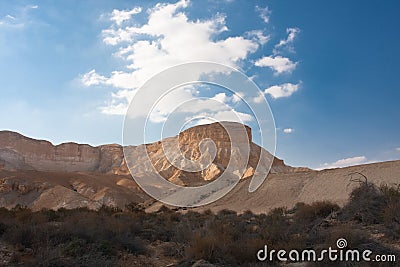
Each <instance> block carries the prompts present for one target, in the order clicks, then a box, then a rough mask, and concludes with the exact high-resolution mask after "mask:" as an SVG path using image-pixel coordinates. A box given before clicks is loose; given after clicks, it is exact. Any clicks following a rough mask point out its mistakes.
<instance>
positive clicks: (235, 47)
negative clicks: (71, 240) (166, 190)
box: [0, 0, 400, 168]
mask: <svg viewBox="0 0 400 267" xmlns="http://www.w3.org/2000/svg"><path fill="white" fill-rule="evenodd" d="M162 3H164V4H159V5H157V2H155V1H106V0H104V1H70V0H69V1H57V2H54V1H1V2H0V73H1V74H0V85H1V86H0V92H1V96H2V97H1V98H0V106H1V111H2V112H1V113H2V115H1V116H0V129H4V130H5V129H7V130H13V131H18V132H20V133H22V134H24V135H27V136H31V137H34V138H41V139H47V140H50V141H52V142H54V143H57V144H58V143H61V142H65V141H75V142H82V143H89V144H92V145H99V144H104V143H121V135H122V122H123V118H124V116H123V115H121V114H124V112H125V110H126V108H127V103H128V101H129V100H130V99H131V98H132V96H133V94H134V93H135V90H136V89H137V88H138V87H140V85H141V84H142V83H143V82H144V81H145V80H146V79H148V78H150V77H151V75H153V74H155V73H156V72H158V71H160V70H162V69H164V68H166V67H168V66H170V65H174V64H178V63H183V62H186V61H191V60H206V61H211V60H213V61H216V62H219V63H223V64H227V65H229V66H232V67H235V68H237V69H239V70H241V71H243V72H244V73H245V74H246V75H248V76H249V77H251V78H252V80H253V81H254V82H255V83H256V84H257V85H258V86H259V87H260V89H261V90H262V91H263V92H264V94H263V96H264V97H265V98H266V99H267V100H268V103H269V105H270V107H271V109H272V112H273V115H274V118H275V123H276V127H277V150H276V154H277V156H278V157H281V158H283V159H284V160H285V161H286V162H287V163H288V164H291V165H294V166H308V167H312V168H325V167H331V166H345V165H349V164H350V165H351V164H358V163H366V162H373V161H383V160H391V159H400V138H399V136H400V125H399V118H398V117H399V115H400V114H399V113H400V112H399V99H400V90H399V89H400V88H399V82H398V78H399V74H400V67H399V62H400V51H399V47H400V33H399V32H400V31H399V28H400V19H399V17H398V13H399V11H400V3H399V2H398V1H385V2H384V3H378V2H374V1H317V0H312V1H306V2H304V1H289V0H271V1H244V0H243V1H239V0H231V1H215V0H209V1H195V0H193V1H190V2H186V1H170V2H169V4H167V1H165V2H162ZM177 48H178V49H177ZM218 93H221V92H217V91H215V92H214V91H212V93H210V92H208V93H206V94H209V96H210V97H216V95H217V94H218ZM217 98H218V97H217ZM219 99H220V100H221V101H227V103H228V102H229V101H231V102H232V100H233V99H232V95H229V94H227V93H225V95H219ZM254 101H255V102H257V100H254ZM233 102H234V101H233ZM160 112H161V113H160V114H161V115H163V113H162V110H161V111H160ZM214 112H215V113H214V115H216V114H222V113H221V110H214ZM218 112H220V113H218ZM237 112H244V111H243V110H240V108H238V110H237ZM160 114H159V115H160ZM243 118H245V117H243ZM161 120H162V117H161ZM154 123H157V122H154ZM250 124H251V123H250Z"/></svg>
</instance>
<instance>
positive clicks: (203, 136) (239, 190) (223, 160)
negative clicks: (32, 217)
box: [0, 123, 400, 212]
mask: <svg viewBox="0 0 400 267" xmlns="http://www.w3.org/2000/svg"><path fill="white" fill-rule="evenodd" d="M225 126H226V125H225ZM228 126H229V127H230V130H231V131H230V132H233V133H234V132H235V129H236V127H243V126H242V125H238V124H235V123H229V124H228ZM224 129H225V128H224V127H222V126H221V124H218V123H214V124H209V125H201V126H196V127H193V128H190V129H187V130H185V131H182V132H181V133H180V134H179V135H178V136H175V137H169V138H166V139H164V140H161V141H159V142H155V143H151V144H144V145H139V146H130V147H125V152H127V154H128V155H129V156H130V157H133V159H134V160H131V161H128V162H130V166H129V168H130V169H131V170H132V173H133V174H134V175H135V177H136V178H137V177H144V178H145V179H149V180H150V181H151V179H152V177H153V176H154V175H155V173H154V171H155V170H156V171H157V172H159V173H160V174H161V175H162V176H163V177H164V178H165V179H166V180H168V181H170V182H172V183H174V184H177V185H183V186H198V185H203V184H207V183H209V182H211V181H213V180H215V179H216V178H218V177H219V176H220V175H221V173H223V172H224V171H225V170H226V168H233V169H230V170H231V171H232V170H235V168H237V166H238V165H240V162H241V160H242V158H243V155H244V152H243V150H241V148H242V147H245V145H244V144H247V143H249V147H248V148H249V151H248V153H249V161H248V163H247V164H246V165H245V170H244V174H243V176H242V179H241V181H240V182H239V183H238V185H237V186H235V187H234V189H233V190H232V191H231V192H230V193H229V194H227V195H226V196H225V197H223V198H222V199H220V200H218V201H217V202H215V203H212V204H211V205H207V206H206V207H205V208H211V209H213V210H221V209H225V208H228V209H232V210H236V211H244V210H247V209H251V210H252V211H254V212H266V211H268V210H270V209H271V208H274V207H279V206H287V207H291V206H293V205H295V204H296V203H297V202H305V203H311V202H313V201H321V200H330V201H333V202H337V203H339V204H344V203H345V202H346V201H347V199H348V197H349V193H350V192H351V190H352V189H353V188H354V186H356V183H353V182H351V176H350V174H351V173H354V172H361V173H363V174H365V175H367V176H368V178H369V179H370V181H372V182H373V183H375V184H377V185H380V184H382V183H386V184H396V183H398V181H399V176H400V161H393V162H384V163H375V164H369V165H360V166H355V167H348V168H342V169H333V170H323V171H313V170H310V169H307V168H293V167H290V166H287V165H285V164H284V162H283V161H282V160H280V159H278V158H275V157H273V156H272V155H271V154H269V153H268V152H267V151H265V150H264V149H263V148H261V147H259V146H258V145H257V144H255V143H253V142H252V137H251V129H250V128H249V127H247V126H246V127H245V130H246V133H247V134H246V136H244V137H243V138H242V139H240V140H236V142H237V143H235V144H234V146H236V147H237V148H238V149H236V150H231V145H232V144H231V142H230V140H229V135H228V134H227V132H226V130H224ZM208 139H211V140H212V141H213V144H214V145H211V146H210V143H208V142H204V140H208ZM164 151H167V152H168V151H173V152H174V153H172V154H171V153H170V154H168V153H167V154H166V153H164ZM231 151H234V152H233V154H232V155H231ZM175 152H179V153H178V154H176V153H175ZM214 156H215V157H214ZM147 157H149V159H150V162H151V163H149V161H148V160H147ZM185 158H187V159H190V160H192V161H194V162H197V163H198V164H200V165H201V164H208V165H207V167H206V168H205V169H203V170H201V171H182V170H181V168H177V167H176V166H187V165H185V164H187V163H186V162H185ZM230 159H233V163H234V164H233V167H232V166H231V167H229V166H228V162H229V160H230ZM207 161H210V162H208V163H207ZM271 161H273V163H272V167H271V170H270V174H269V176H268V177H267V179H266V180H265V182H264V183H263V184H262V185H261V186H260V188H259V189H258V190H256V191H255V192H254V193H250V192H249V191H248V189H249V185H250V184H251V179H247V178H251V177H252V176H253V175H254V174H256V173H257V172H258V171H260V172H263V171H266V169H265V168H267V167H266V166H269V165H270V164H271ZM171 162H172V163H174V164H171ZM258 162H260V164H259V165H258V164H257V163H258ZM200 165H199V166H200ZM153 166H154V169H153ZM130 202H139V203H143V205H145V206H146V207H147V209H148V210H149V211H154V210H157V209H158V208H159V207H160V205H161V204H160V203H159V202H155V201H154V200H152V199H151V198H150V197H149V196H148V195H147V194H145V193H144V192H143V191H142V189H141V188H140V187H139V186H138V185H137V184H136V182H135V181H134V179H132V177H131V175H130V174H129V171H128V167H127V164H126V162H125V159H124V148H123V147H122V146H120V145H114V144H113V145H102V146H98V147H92V146H90V145H82V144H76V143H65V144H61V145H53V144H51V143H50V142H48V141H43V140H35V139H32V138H28V137H25V136H23V135H21V134H18V133H14V132H9V131H2V132H0V207H7V208H12V207H14V206H15V205H17V204H20V205H24V206H28V207H30V208H32V209H33V210H38V209H42V208H50V209H58V208H61V207H64V208H76V207H89V208H92V209H97V208H99V207H100V206H101V205H103V204H104V205H109V206H118V207H124V206H125V205H126V204H127V203H130ZM198 209H202V207H200V208H198Z"/></svg>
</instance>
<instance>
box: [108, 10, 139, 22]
mask: <svg viewBox="0 0 400 267" xmlns="http://www.w3.org/2000/svg"><path fill="white" fill-rule="evenodd" d="M140 12H142V8H141V7H134V8H132V9H131V10H118V9H114V10H113V11H112V13H111V17H110V20H112V21H114V22H115V23H116V24H117V25H121V24H122V23H123V22H124V21H126V20H129V19H130V18H131V17H132V16H133V15H135V14H139V13H140Z"/></svg>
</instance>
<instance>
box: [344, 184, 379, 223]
mask: <svg viewBox="0 0 400 267" xmlns="http://www.w3.org/2000/svg"><path fill="white" fill-rule="evenodd" d="M386 205H387V198H386V197H385V195H384V194H383V193H382V191H380V190H379V189H378V188H377V187H376V186H375V185H374V184H372V183H369V182H364V183H361V185H360V186H359V187H358V188H356V189H354V190H353V191H352V192H351V194H350V201H349V202H348V203H347V204H346V205H345V207H344V208H343V209H342V215H341V218H342V219H344V220H355V221H358V222H361V223H364V224H378V223H383V210H384V209H385V207H386Z"/></svg>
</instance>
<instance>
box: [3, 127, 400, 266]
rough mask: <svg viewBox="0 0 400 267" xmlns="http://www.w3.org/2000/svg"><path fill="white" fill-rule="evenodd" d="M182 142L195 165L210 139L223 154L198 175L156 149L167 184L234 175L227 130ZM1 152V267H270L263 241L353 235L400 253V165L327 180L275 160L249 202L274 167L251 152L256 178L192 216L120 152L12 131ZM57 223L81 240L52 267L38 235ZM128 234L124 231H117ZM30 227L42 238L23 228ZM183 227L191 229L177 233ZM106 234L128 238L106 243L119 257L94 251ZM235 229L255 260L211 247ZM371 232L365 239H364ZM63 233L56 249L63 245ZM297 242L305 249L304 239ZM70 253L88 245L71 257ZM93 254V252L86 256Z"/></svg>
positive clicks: (192, 133) (355, 169)
mask: <svg viewBox="0 0 400 267" xmlns="http://www.w3.org/2000/svg"><path fill="white" fill-rule="evenodd" d="M233 125H234V126H237V127H238V126H241V125H239V124H233ZM247 130H248V134H249V136H250V137H249V140H250V141H251V129H250V128H248V127H247ZM174 138H176V139H178V143H179V146H180V148H181V149H183V150H184V151H183V154H184V155H185V156H187V157H189V158H190V159H191V160H196V159H198V158H199V157H200V153H199V143H200V141H201V140H203V139H206V138H209V139H211V140H213V141H214V143H215V144H216V151H217V153H216V157H215V158H214V160H213V163H212V164H211V165H209V166H208V168H207V169H205V170H203V171H200V172H194V173H193V172H185V171H181V170H179V169H177V168H176V167H174V166H173V165H172V164H171V163H169V162H168V160H167V159H166V158H165V156H163V155H162V151H163V150H162V146H161V144H162V143H163V142H165V140H161V141H160V142H156V143H151V144H147V145H145V146H146V149H147V150H148V151H149V152H153V153H149V156H150V158H151V162H152V163H153V165H154V167H155V169H156V170H157V171H158V172H159V173H162V176H163V177H164V179H167V180H169V181H170V182H173V183H177V184H179V185H181V186H199V185H203V184H207V183H209V182H211V181H213V180H214V179H217V178H218V177H219V175H220V173H221V172H223V171H224V166H226V164H227V163H226V162H228V161H229V157H230V156H231V155H230V154H229V153H227V151H229V150H227V148H228V147H229V146H230V143H229V136H227V135H226V132H224V131H223V128H222V127H221V126H220V124H219V123H214V124H208V125H200V126H195V127H193V128H189V129H187V130H185V131H183V132H181V133H180V134H179V135H178V136H176V137H171V138H167V140H166V143H167V144H168V142H172V141H171V140H172V139H174ZM164 145H165V144H164ZM0 146H1V148H0V166H1V170H0V205H1V207H2V208H0V211H1V213H2V217H1V219H0V240H4V241H5V242H1V241H0V245H1V246H2V247H1V246H0V260H1V262H3V264H4V265H8V264H26V265H31V264H38V263H39V262H42V263H43V262H44V265H45V266H53V265H57V266H64V265H65V264H66V265H68V262H70V263H71V262H74V263H73V264H72V265H82V266H87V265H96V264H101V265H114V264H116V265H122V266H132V265H146V266H167V265H168V266H231V265H232V264H233V265H243V266H253V265H260V266H261V264H262V263H260V262H257V261H256V258H255V257H254V255H255V253H256V252H257V248H262V246H263V245H262V243H263V240H265V241H264V242H267V241H268V242H272V243H273V244H275V245H277V246H284V247H285V248H290V247H293V246H294V247H296V246H297V245H296V244H298V245H299V247H303V246H306V245H307V244H309V243H310V242H311V243H313V245H312V246H313V247H318V246H321V244H327V243H326V242H328V243H329V242H331V241H332V240H333V239H332V236H337V235H338V233H343V234H345V235H346V236H348V235H349V234H350V233H351V235H352V236H354V237H353V238H357V239H356V240H357V241H355V240H352V241H354V243H357V242H360V243H359V244H358V243H357V246H361V247H363V244H365V242H367V241H368V242H372V241H373V242H374V246H373V247H374V248H375V249H376V250H377V251H381V252H382V251H383V252H387V253H390V254H391V255H398V253H399V251H400V247H399V246H398V241H396V240H398V238H400V232H399V231H400V227H399V221H398V220H399V213H398V210H399V209H398V208H399V207H398V205H399V203H400V202H399V200H400V190H399V184H398V181H399V178H398V177H399V176H400V161H390V162H380V163H372V164H367V165H358V166H351V167H346V168H336V169H326V170H321V171H317V170H312V169H309V168H305V167H290V166H287V165H285V164H284V161H283V160H281V159H278V158H274V159H273V163H272V166H271V169H270V172H269V174H268V176H267V179H266V180H265V181H264V183H263V184H262V185H261V187H260V188H259V189H257V190H256V191H255V192H252V193H250V192H249V190H248V188H249V184H250V180H251V178H252V175H253V174H254V169H256V165H257V162H258V161H259V160H260V163H261V164H264V165H268V162H263V160H264V161H268V160H269V158H264V159H263V158H260V157H259V155H260V150H261V149H263V148H260V147H259V146H257V145H256V144H254V143H251V146H250V147H251V152H250V159H249V161H248V165H247V169H246V171H245V174H244V176H243V177H242V179H241V180H240V181H239V183H238V184H237V185H236V186H235V187H234V188H233V190H232V191H231V192H229V193H228V194H227V195H225V196H224V197H222V198H221V199H219V200H217V201H216V202H214V203H211V204H209V205H205V206H200V207H193V208H185V207H174V206H168V205H164V204H163V203H162V202H160V201H157V200H154V199H153V198H151V197H150V196H148V195H147V194H146V193H145V192H144V191H143V190H142V189H141V188H140V187H139V186H138V185H137V184H136V183H135V180H134V179H133V178H132V176H131V174H130V173H129V170H128V168H127V166H126V163H125V160H124V154H123V148H122V147H121V146H119V145H115V144H111V145H102V146H99V147H92V146H89V145H85V144H76V143H64V144H60V145H56V146H55V145H53V144H51V143H50V142H48V141H43V140H35V139H31V138H29V137H25V136H23V135H21V134H19V133H15V132H9V131H3V132H0ZM131 149H135V147H132V148H131ZM160 151H161V152H160ZM196 151H197V152H196ZM135 155H136V154H135ZM136 156H137V161H136V162H137V164H138V166H137V167H136V166H133V167H132V168H133V170H136V171H137V175H146V177H150V178H149V179H151V175H154V173H153V172H152V170H150V169H146V168H144V167H143V166H144V164H143V157H146V156H147V155H140V154H138V155H136ZM141 159H142V160H141ZM135 174H136V173H133V175H135ZM364 202H365V203H364ZM386 205H388V206H387V208H385V207H386ZM375 209H379V210H375ZM24 214H25V215H24ZM21 216H22V217H21ZM49 216H50V217H49ZM360 216H361V217H360ZM32 220H33V221H32ZM87 220H91V221H87ZM96 220H99V221H98V222H96ZM159 220H162V221H164V222H163V224H162V225H163V226H157V227H156V226H155V225H154V223H156V222H157V221H159ZM46 221H48V222H47V223H46ZM73 221H74V222H75V223H76V224H78V225H81V224H82V223H84V224H85V225H86V226H83V225H81V226H80V227H82V229H86V228H87V227H89V228H88V229H86V230H83V231H85V232H86V233H85V236H86V237H79V235H80V234H79V232H76V231H75V230H73V228H70V227H71V226H72V225H70V224H71V223H72V222H73ZM85 221H86V222H85ZM10 223H12V224H16V225H20V226H18V227H19V228H18V229H20V230H17V229H14V228H10V227H11V225H10ZM75 223H74V224H75ZM99 223H100V225H99ZM232 223H233V224H232ZM276 223H277V224H278V225H276V226H273V225H275V224H276ZM133 224H135V225H136V226H134V229H136V228H137V227H139V228H138V229H136V230H135V231H134V232H132V230H129V229H131V228H129V227H133ZM235 224H239V225H242V224H243V227H245V229H236V228H235V227H238V226H235V227H234V228H230V227H231V226H229V225H232V227H233V225H235ZM29 225H30V226H29ZM34 225H37V226H34ZM55 225H60V226H59V227H61V228H62V229H63V230H62V231H65V232H68V233H69V235H70V236H71V237H70V238H67V239H66V240H64V239H62V240H64V241H56V244H54V248H53V249H51V253H52V254H51V255H50V254H49V255H47V256H45V258H43V256H40V255H43V254H42V253H44V252H43V251H42V250H43V249H45V248H44V247H43V246H42V245H39V244H37V243H35V242H39V241H35V240H36V239H37V238H39V239H40V238H41V237H40V236H38V235H41V234H42V231H50V232H52V231H61V230H56V228H54V226H55ZM117 225H118V229H119V230H117V229H114V228H115V227H116V226H117ZM151 225H153V226H151ZM20 227H22V228H20ZM24 227H34V229H33V228H32V229H31V228H29V229H31V230H28V229H26V230H22V229H24ZM36 227H39V228H37V229H36ZM57 227H58V226H57ZM99 227H100V228H99ZM121 227H122V228H121ZM135 227H136V228H135ZM163 227H164V228H163ZM208 227H211V228H210V229H208ZM213 227H217V228H215V229H214V228H213ZM218 227H223V228H226V227H227V229H225V230H223V228H221V229H220V230H218V232H215V233H214V234H211V235H210V232H209V231H211V232H212V231H216V229H219V228H218ZM249 227H250V228H249ZM271 227H272V228H271ZM274 227H278V228H274ZM190 228H192V230H189V229H190ZM264 228H265V229H264ZM96 229H97V230H96ZM99 229H102V230H99ZM179 229H182V231H189V232H182V233H178V232H176V231H179ZM184 229H187V230H184ZM229 229H230V230H229ZM256 229H257V230H256ZM260 229H264V230H260ZM385 229H386V230H385ZM388 229H390V231H389V230H388ZM10 231H16V232H18V231H29V233H30V235H31V237H29V240H25V241H24V240H23V239H19V238H22V236H19V235H18V233H15V232H14V234H13V235H11V233H12V232H10ZM32 231H34V232H32ZM98 231H114V232H115V231H117V232H115V233H114V234H113V235H116V236H120V237H117V238H116V239H112V240H111V241H110V240H109V241H107V242H109V243H107V246H109V247H108V248H107V249H108V250H111V251H110V252H105V251H103V248H95V247H93V244H98V243H99V242H100V243H101V242H105V240H108V238H107V237H105V236H102V235H99V236H98V237H90V236H91V235H92V234H95V233H98ZM149 231H150V232H149ZM192 231H193V232H192ZM220 231H222V232H220ZM225 231H228V232H227V233H226V234H227V236H225V237H220V238H228V239H229V240H230V239H231V238H234V236H235V233H236V234H238V233H240V232H243V233H246V235H245V236H242V237H241V238H242V239H243V240H241V241H240V242H246V243H247V245H245V247H246V249H245V250H246V253H245V254H237V253H236V252H235V251H236V250H237V249H238V248H234V247H231V248H225V249H228V250H227V251H225V250H224V248H223V247H220V246H221V245H223V246H225V245H227V244H228V243H230V242H234V241H233V240H231V241H224V242H223V243H219V240H220V239H219V238H217V239H211V240H210V239H209V238H212V236H213V235H216V236H218V235H221V234H222V233H224V232H225ZM265 231H266V232H265ZM270 231H276V232H270ZM287 231H288V232H287ZM315 231H317V232H315ZM50 232H49V233H50ZM23 233H25V234H27V233H26V232H21V234H22V235H25V234H23ZM150 233H151V234H150ZM217 233H218V234H217ZM267 233H268V234H267ZM322 233H323V234H322ZM355 233H356V234H355ZM361 233H362V235H361V236H362V237H360V236H358V235H360V234H361ZM54 234H56V232H55V233H54ZM149 234H150V236H149ZM164 234H166V235H167V237H165V236H162V235H164ZM299 234H300V236H297V235H299ZM316 234H317V236H315V235H316ZM52 235H53V234H51V235H50V236H48V237H47V238H50V239H46V240H47V241H46V242H50V243H52V242H55V240H54V239H53V238H55V237H53V238H52V237H51V236H52ZM159 235H161V236H159ZM182 235H183V236H182ZM231 235H233V236H231ZM1 236H2V237H1ZM294 236H296V238H295V240H297V239H298V240H297V241H294V240H293V238H294ZM178 237H179V238H178ZM31 238H32V240H31ZM58 238H60V237H58ZM71 238H72V239H71ZM93 238H94V239H93ZM97 238H99V240H97ZM90 240H91V241H90ZM96 240H97V241H96ZM273 240H276V241H273ZM301 240H302V241H301ZM307 240H308V241H307ZM310 240H312V241H310ZM32 242H33V243H32ZM40 242H43V240H42V241H40ZM76 242H78V243H76ZM93 242H94V243H93ZM126 242H128V243H126ZM193 242H194V243H193ZM235 242H239V241H235ZM274 242H275V243H274ZM276 242H278V243H276ZM282 242H283V243H282ZM302 242H303V243H302ZM124 244H126V245H124ZM128 244H129V245H128ZM195 244H196V245H195ZM279 244H280V245H279ZM354 245H355V244H354ZM15 246H17V247H18V246H19V250H17V251H16V247H15ZM70 246H78V247H77V248H73V249H74V250H73V251H74V252H71V251H70V249H72V248H71V247H70ZM125 246H128V247H125ZM47 249H49V248H47ZM85 249H88V250H89V251H90V253H85V252H83V250H85ZM221 249H222V250H221ZM108 250H107V251H108ZM220 250H221V251H220ZM168 251H169V252H168ZM223 251H225V252H223ZM48 253H50V252H48ZM71 253H72V254H71ZM76 253H77V254H76ZM107 253H111V254H107ZM231 253H234V254H231ZM53 254H54V255H53ZM225 256H226V257H227V258H226V259H224V257H225ZM47 257H49V258H47ZM85 257H86V258H85ZM93 257H94V258H93ZM221 257H222V258H221ZM95 258H96V260H95ZM1 262H0V263H1ZM274 264H277V265H278V266H279V263H274ZM313 264H314V263H313ZM327 264H328V263H327V262H325V263H324V264H323V265H321V266H327ZM388 264H389V265H388V266H394V265H392V264H393V263H388ZM334 266H337V265H334ZM360 266H361V265H360ZM362 266H364V265H362ZM382 266H384V265H382ZM385 266H386V265H385Z"/></svg>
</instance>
